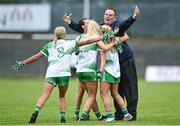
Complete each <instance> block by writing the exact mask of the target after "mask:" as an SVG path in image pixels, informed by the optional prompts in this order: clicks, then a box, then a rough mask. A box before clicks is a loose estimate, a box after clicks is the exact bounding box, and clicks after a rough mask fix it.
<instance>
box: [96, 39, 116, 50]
mask: <svg viewBox="0 0 180 126" xmlns="http://www.w3.org/2000/svg"><path fill="white" fill-rule="evenodd" d="M98 45H99V47H100V48H101V49H102V50H104V51H107V50H110V49H111V48H112V47H113V46H114V45H115V44H114V43H109V44H108V45H105V44H104V43H103V41H99V42H98Z"/></svg>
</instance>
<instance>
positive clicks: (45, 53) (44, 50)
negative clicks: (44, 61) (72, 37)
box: [41, 44, 49, 56]
mask: <svg viewBox="0 0 180 126" xmlns="http://www.w3.org/2000/svg"><path fill="white" fill-rule="evenodd" d="M48 45H49V44H46V45H44V46H43V48H42V49H41V53H42V54H43V55H45V56H48V55H49V53H48Z"/></svg>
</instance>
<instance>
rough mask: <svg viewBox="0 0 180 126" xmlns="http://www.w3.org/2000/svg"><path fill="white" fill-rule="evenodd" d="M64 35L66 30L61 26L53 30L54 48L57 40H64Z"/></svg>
mask: <svg viewBox="0 0 180 126" xmlns="http://www.w3.org/2000/svg"><path fill="white" fill-rule="evenodd" d="M65 34H66V29H65V28H64V27H63V26H57V27H56V28H55V29H54V43H55V47H56V42H57V40H58V39H64V35H65Z"/></svg>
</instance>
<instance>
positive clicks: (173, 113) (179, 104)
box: [0, 78, 180, 125]
mask: <svg viewBox="0 0 180 126" xmlns="http://www.w3.org/2000/svg"><path fill="white" fill-rule="evenodd" d="M43 81H44V80H43V78H26V79H23V78H18V79H9V78H8V79H0V125H28V121H29V119H30V116H31V113H32V112H33V110H34V107H35V104H36V101H37V99H38V98H39V96H40V95H41V93H42V89H43V88H42V87H43ZM77 84H78V82H77V80H76V79H71V81H70V84H69V89H68V92H67V95H66V98H67V112H66V121H67V125H180V84H179V83H172V82H166V83H147V82H145V81H143V80H139V103H138V119H137V121H131V122H124V121H114V122H102V121H97V120H96V118H95V115H94V114H93V112H91V113H90V116H91V120H90V121H85V122H82V121H73V119H72V117H73V114H74V96H75V92H76V86H77ZM86 97H87V96H85V97H84V99H83V103H84V100H85V99H86ZM97 101H98V103H99V106H100V111H101V113H103V114H105V111H104V106H103V104H102V101H101V99H100V97H99V92H98V96H97ZM58 103H59V101H58V90H57V88H55V89H54V90H53V92H52V94H51V96H50V97H49V99H48V101H47V102H46V104H45V106H44V107H43V108H42V110H41V112H40V114H39V117H38V119H37V123H36V124H35V125H61V123H59V104H58ZM113 112H114V110H113Z"/></svg>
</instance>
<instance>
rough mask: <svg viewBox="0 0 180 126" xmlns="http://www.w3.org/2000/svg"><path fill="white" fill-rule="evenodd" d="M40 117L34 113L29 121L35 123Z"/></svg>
mask: <svg viewBox="0 0 180 126" xmlns="http://www.w3.org/2000/svg"><path fill="white" fill-rule="evenodd" d="M37 117H38V112H34V113H33V114H32V116H31V119H30V121H29V123H35V122H36V119H37Z"/></svg>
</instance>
